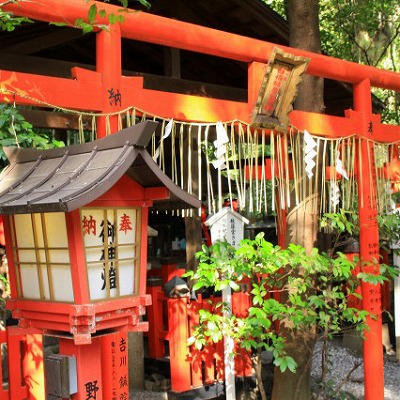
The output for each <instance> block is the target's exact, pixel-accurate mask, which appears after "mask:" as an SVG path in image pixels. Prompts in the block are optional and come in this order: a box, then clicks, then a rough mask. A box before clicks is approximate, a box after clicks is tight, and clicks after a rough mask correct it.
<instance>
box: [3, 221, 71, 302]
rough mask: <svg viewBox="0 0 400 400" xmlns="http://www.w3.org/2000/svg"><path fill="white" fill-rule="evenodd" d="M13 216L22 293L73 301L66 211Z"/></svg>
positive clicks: (27, 297) (15, 249) (15, 258)
mask: <svg viewBox="0 0 400 400" xmlns="http://www.w3.org/2000/svg"><path fill="white" fill-rule="evenodd" d="M11 218H12V228H13V229H12V233H13V234H12V238H13V239H12V240H13V252H14V265H15V270H16V276H17V284H18V296H19V297H20V298H24V299H40V300H49V301H61V302H73V301H74V295H73V287H72V276H71V266H70V259H69V250H68V235H67V227H66V222H65V214H64V213H41V214H17V215H14V216H12V217H11Z"/></svg>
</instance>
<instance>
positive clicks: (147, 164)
mask: <svg viewBox="0 0 400 400" xmlns="http://www.w3.org/2000/svg"><path fill="white" fill-rule="evenodd" d="M157 125H158V124H157V123H156V122H152V121H146V122H143V123H140V124H137V125H135V126H133V127H130V128H126V129H124V130H122V131H119V132H117V133H115V134H113V135H110V136H108V137H106V138H103V139H98V140H95V141H93V142H89V143H85V144H81V145H74V146H68V147H63V148H57V149H50V150H36V149H23V148H16V147H8V148H5V149H4V150H5V152H6V154H7V157H8V159H9V161H10V165H9V166H8V167H7V168H6V169H5V170H4V171H3V173H2V174H1V175H0V214H23V213H37V212H56V211H62V212H66V211H72V210H74V209H76V208H79V207H82V206H84V205H86V204H88V203H90V202H91V201H94V200H96V199H97V198H99V197H100V196H101V195H102V194H104V193H105V192H106V191H107V190H109V189H110V188H111V187H112V186H114V184H115V183H116V182H117V181H118V180H119V179H120V178H121V177H122V176H123V175H124V174H125V173H126V174H127V175H128V176H130V177H131V178H132V179H133V180H135V181H136V182H137V183H138V184H140V185H141V186H143V187H145V188H149V187H166V188H167V189H168V190H169V193H170V195H169V198H168V199H166V200H160V201H157V204H159V203H161V204H160V206H162V208H180V207H181V208H188V207H194V208H199V207H200V201H199V200H198V199H197V198H196V197H194V196H192V195H190V194H188V193H187V192H185V191H183V190H182V189H181V188H180V187H178V186H176V185H175V184H174V183H173V182H172V181H171V180H170V179H169V178H168V177H167V176H166V175H165V174H164V173H163V172H162V171H161V169H160V168H159V167H158V165H157V164H156V163H155V162H154V161H153V159H152V158H151V156H150V154H149V153H148V151H147V150H146V146H147V144H148V143H149V140H150V138H151V136H152V134H153V133H154V131H155V129H156V127H157Z"/></svg>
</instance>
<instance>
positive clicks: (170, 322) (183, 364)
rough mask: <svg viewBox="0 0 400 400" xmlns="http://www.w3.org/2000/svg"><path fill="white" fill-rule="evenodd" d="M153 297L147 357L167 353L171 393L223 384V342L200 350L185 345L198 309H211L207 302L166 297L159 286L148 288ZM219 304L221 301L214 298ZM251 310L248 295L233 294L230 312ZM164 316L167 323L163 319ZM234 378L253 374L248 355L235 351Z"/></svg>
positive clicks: (239, 313)
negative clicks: (218, 383) (217, 383)
mask: <svg viewBox="0 0 400 400" xmlns="http://www.w3.org/2000/svg"><path fill="white" fill-rule="evenodd" d="M148 293H149V294H151V295H152V299H153V302H152V305H151V306H150V307H148V309H147V314H148V319H149V332H148V338H149V356H150V358H154V359H159V358H162V357H164V356H166V355H167V351H168V350H169V358H170V371H171V390H172V391H173V392H178V393H179V392H185V391H188V390H191V389H194V388H199V387H201V386H204V385H211V384H214V383H216V382H223V381H224V354H223V352H224V348H223V343H222V342H220V343H217V344H210V345H208V346H206V347H204V348H203V349H202V350H200V351H199V350H195V349H194V348H193V347H192V348H189V347H188V346H187V339H188V338H189V337H190V336H191V334H192V333H193V329H194V326H195V325H197V324H198V323H199V310H200V309H207V308H208V307H211V306H210V303H209V301H208V300H203V299H202V298H201V297H198V298H197V300H189V299H188V298H186V297H185V298H173V299H172V298H166V297H165V296H164V293H163V291H162V287H161V286H153V287H148ZM213 301H215V302H220V301H221V298H214V300H213ZM249 307H250V297H249V294H248V293H234V294H233V295H232V312H233V313H234V314H235V315H238V316H241V315H243V314H244V313H246V312H247V310H248V309H249ZM166 317H167V320H166ZM236 351H237V355H236V356H235V376H237V377H248V376H251V375H252V374H253V372H252V366H251V360H250V357H249V354H248V353H247V352H246V351H244V350H242V349H240V348H239V347H238V346H237V348H236Z"/></svg>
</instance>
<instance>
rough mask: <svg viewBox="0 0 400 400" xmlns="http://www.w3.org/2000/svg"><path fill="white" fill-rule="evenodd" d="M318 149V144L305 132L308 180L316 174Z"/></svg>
mask: <svg viewBox="0 0 400 400" xmlns="http://www.w3.org/2000/svg"><path fill="white" fill-rule="evenodd" d="M316 147H317V142H316V141H315V140H314V139H313V138H312V136H311V135H310V134H309V133H308V131H306V130H305V131H304V161H305V163H306V166H305V170H306V174H307V176H308V178H309V179H310V178H312V177H313V175H314V173H313V169H314V167H315V161H314V159H315V156H316V155H317V152H316V151H315V148H316Z"/></svg>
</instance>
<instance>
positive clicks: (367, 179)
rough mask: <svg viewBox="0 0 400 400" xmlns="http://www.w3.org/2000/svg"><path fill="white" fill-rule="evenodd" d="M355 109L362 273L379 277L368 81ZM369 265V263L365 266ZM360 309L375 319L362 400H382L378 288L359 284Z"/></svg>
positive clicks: (356, 93)
mask: <svg viewBox="0 0 400 400" xmlns="http://www.w3.org/2000/svg"><path fill="white" fill-rule="evenodd" d="M354 109H355V111H356V112H359V118H360V119H359V127H360V132H359V135H360V139H359V148H358V150H359V157H358V159H359V163H360V165H359V166H358V167H359V168H358V171H359V176H358V202H359V204H358V212H359V218H360V257H361V261H362V262H363V263H364V262H366V263H367V264H366V266H365V267H363V268H364V271H365V272H370V273H379V271H378V270H377V269H375V268H374V264H373V261H374V260H377V261H378V260H379V232H378V222H377V218H376V217H377V202H376V189H375V188H376V176H375V166H374V164H375V163H374V153H373V143H372V142H371V141H368V139H373V138H374V118H373V115H372V100H371V85H370V81H369V80H368V79H365V80H363V81H362V82H360V83H358V84H356V85H354ZM368 262H370V263H369V264H368ZM362 295H363V307H364V309H365V310H366V311H368V312H370V313H371V314H372V315H373V316H374V318H371V317H368V319H367V324H368V327H369V329H368V330H366V331H365V337H366V340H365V342H364V376H365V378H364V379H365V381H364V388H365V394H364V396H365V397H364V398H365V400H383V398H384V373H383V372H384V366H383V350H382V319H381V317H382V315H381V314H382V309H381V293H380V286H379V285H371V284H369V283H365V282H363V283H362Z"/></svg>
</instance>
